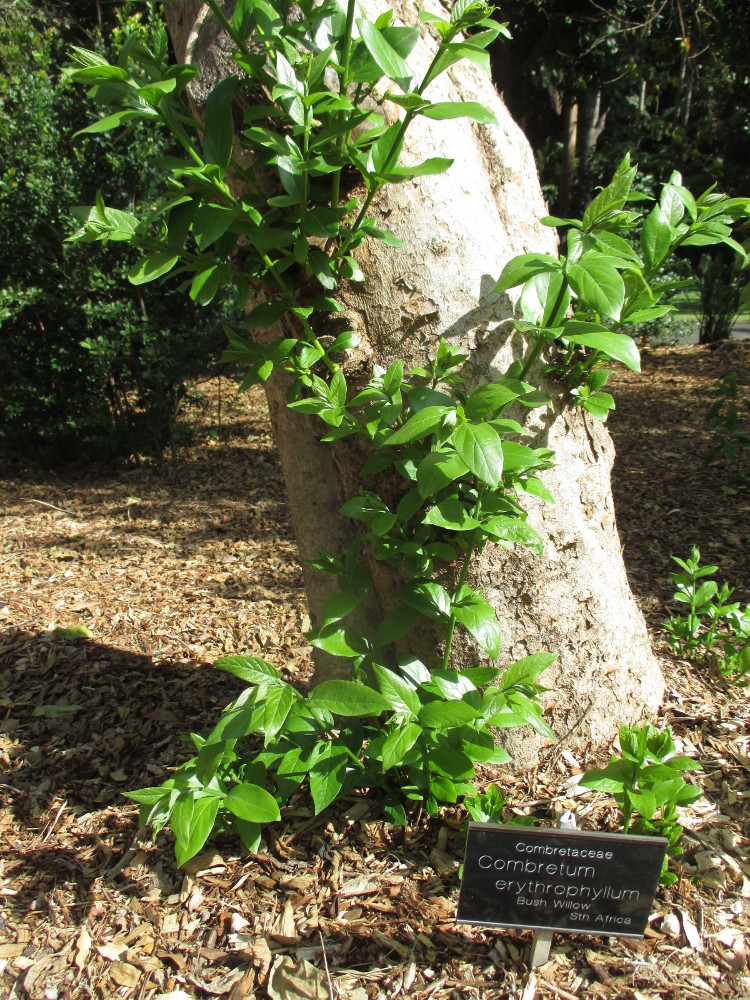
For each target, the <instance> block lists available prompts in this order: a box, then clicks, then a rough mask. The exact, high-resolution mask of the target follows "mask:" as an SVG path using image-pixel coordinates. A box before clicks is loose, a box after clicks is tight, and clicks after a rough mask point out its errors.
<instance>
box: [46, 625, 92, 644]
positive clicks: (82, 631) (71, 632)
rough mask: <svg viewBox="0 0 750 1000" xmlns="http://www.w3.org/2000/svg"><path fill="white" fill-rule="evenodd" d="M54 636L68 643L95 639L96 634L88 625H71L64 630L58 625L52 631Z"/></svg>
mask: <svg viewBox="0 0 750 1000" xmlns="http://www.w3.org/2000/svg"><path fill="white" fill-rule="evenodd" d="M52 635H53V636H54V638H55V639H66V640H68V641H73V640H75V639H93V638H94V633H93V632H92V631H91V629H90V628H88V626H86V625H69V626H68V627H67V628H62V627H60V626H59V625H58V626H57V627H56V628H53V629H52Z"/></svg>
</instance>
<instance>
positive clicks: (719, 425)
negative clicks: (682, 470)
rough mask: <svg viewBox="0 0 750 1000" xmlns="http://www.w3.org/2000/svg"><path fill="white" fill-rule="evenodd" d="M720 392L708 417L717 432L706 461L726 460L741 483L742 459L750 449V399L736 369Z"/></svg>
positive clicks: (719, 387)
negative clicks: (742, 390)
mask: <svg viewBox="0 0 750 1000" xmlns="http://www.w3.org/2000/svg"><path fill="white" fill-rule="evenodd" d="M716 395H717V397H718V398H717V399H716V402H715V403H713V404H712V406H711V408H710V409H709V411H708V415H707V417H706V423H707V424H708V426H709V428H710V429H711V431H712V433H713V444H712V447H711V450H710V451H709V453H708V455H707V456H706V464H707V465H708V464H710V463H711V462H715V461H723V462H724V463H725V465H726V466H727V467H728V468H730V469H731V470H732V472H733V473H734V479H735V482H739V481H740V480H741V479H742V477H743V468H742V461H743V458H744V455H745V452H746V451H747V450H748V449H749V448H750V398H748V396H747V395H746V394H741V392H740V387H739V385H738V383H737V374H736V372H730V373H729V374H728V375H726V376H725V377H724V378H723V379H721V381H720V382H719V385H718V387H717V390H716Z"/></svg>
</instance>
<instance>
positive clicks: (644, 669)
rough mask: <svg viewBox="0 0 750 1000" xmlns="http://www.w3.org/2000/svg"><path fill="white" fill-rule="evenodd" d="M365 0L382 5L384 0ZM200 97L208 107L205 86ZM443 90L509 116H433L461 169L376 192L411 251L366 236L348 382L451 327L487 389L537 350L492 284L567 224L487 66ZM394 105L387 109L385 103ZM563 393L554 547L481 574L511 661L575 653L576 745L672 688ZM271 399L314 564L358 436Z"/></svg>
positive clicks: (558, 704)
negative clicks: (481, 120)
mask: <svg viewBox="0 0 750 1000" xmlns="http://www.w3.org/2000/svg"><path fill="white" fill-rule="evenodd" d="M201 6H202V5H201V4H199V3H195V2H193V0H191V2H189V3H184V4H180V5H172V4H170V5H168V7H167V8H166V9H167V13H168V17H169V20H170V29H171V32H172V38H173V42H174V44H175V49H176V51H177V53H178V56H179V58H185V57H186V58H187V59H188V60H189V61H192V62H196V63H197V64H198V65H199V66H200V67H201V70H202V73H203V82H202V89H203V92H204V93H205V92H206V91H207V90H209V89H210V87H211V86H212V85H213V82H215V75H216V73H217V72H220V64H221V61H222V59H221V55H220V46H219V47H218V48H217V35H216V32H215V30H214V29H213V28H212V27H211V26H210V23H208V22H206V23H205V24H204V27H203V29H202V30H200V26H198V28H196V24H197V22H196V16H197V17H198V18H200V15H201ZM364 6H365V7H366V8H368V9H369V8H370V7H373V8H375V7H376V5H375V4H373V3H371V0H366V2H365V3H364ZM391 6H392V7H394V10H395V14H396V16H397V17H398V18H400V19H401V20H402V21H403V22H405V23H407V24H413V23H416V21H417V13H418V9H419V7H420V6H422V5H418V4H416V3H413V2H404V3H395V4H391ZM437 9H438V8H437V7H436V10H437ZM368 13H371V12H370V11H369V10H368ZM433 44H434V43H433V42H432V40H431V39H429V38H424V39H423V40H422V42H421V43H420V44H419V46H418V47H417V49H416V50H415V52H414V53H413V55H412V57H410V63H411V65H412V66H413V67H414V68H415V70H416V73H417V76H418V77H419V75H420V73H421V72H424V70H425V68H426V67H427V65H428V62H429V60H430V58H431V52H432V51H433ZM217 52H218V53H219V55H218V56H217ZM217 67H219V68H218V69H217ZM196 96H197V98H198V100H200V93H197V94H196ZM427 96H428V97H430V98H431V99H433V100H448V99H450V100H477V101H481V102H482V103H483V104H484V105H485V106H487V107H489V108H490V109H491V110H492V111H493V113H494V114H495V115H496V117H497V119H498V124H497V125H494V126H489V127H487V126H478V125H476V124H475V123H473V122H469V121H468V120H457V121H447V122H439V123H437V122H428V121H426V120H424V119H418V120H417V121H416V122H415V124H414V126H413V127H412V130H411V131H410V133H409V136H408V139H407V146H406V149H405V156H404V158H405V160H407V161H410V162H411V161H415V162H416V161H418V160H421V159H424V158H425V156H428V155H429V156H449V157H452V158H453V159H454V161H455V162H454V165H453V167H452V168H451V170H450V171H449V172H448V173H447V174H444V175H441V176H438V177H428V178H421V179H419V180H418V181H413V182H407V183H405V184H401V185H395V186H392V187H390V188H389V189H387V190H386V191H385V192H384V194H383V196H382V197H381V198H380V199H379V201H378V204H377V214H379V215H380V217H381V218H380V223H381V224H382V225H383V226H385V227H386V228H389V229H391V230H393V231H394V232H395V233H396V234H397V235H398V236H400V237H401V238H402V239H403V241H404V244H405V246H404V249H402V250H392V249H390V248H388V247H387V246H386V245H385V244H383V243H381V242H377V241H371V242H369V243H367V244H366V245H365V246H364V247H363V248H362V249H361V251H359V252H358V258H359V262H360V265H361V267H362V270H363V271H364V272H365V274H366V275H367V283H366V284H365V285H364V286H362V287H356V286H352V287H349V288H340V289H339V290H338V292H337V295H338V297H339V298H340V300H341V301H342V302H344V304H345V306H346V307H347V317H346V318H347V324H348V325H349V327H350V328H353V329H356V330H358V331H359V332H360V334H361V335H362V346H361V348H360V349H359V350H358V351H357V352H356V356H355V357H353V358H352V360H351V361H350V362H349V364H348V365H347V368H346V375H347V379H348V381H349V383H350V385H352V384H353V385H356V384H357V382H358V380H360V381H366V380H367V379H368V378H369V375H370V372H371V368H372V364H373V363H374V362H378V363H380V364H382V365H388V364H389V363H390V362H392V361H393V360H394V359H395V358H397V357H403V358H404V361H405V367H406V368H407V369H408V368H409V367H410V366H412V365H414V364H423V363H424V362H425V360H426V359H427V358H428V357H430V356H433V355H434V353H435V350H436V348H437V344H438V342H439V339H440V337H441V336H442V337H445V338H446V340H448V341H450V342H451V343H454V344H459V345H461V347H462V349H463V350H464V351H465V353H467V354H468V355H469V362H468V369H469V372H470V378H471V382H472V384H473V385H478V384H481V383H482V382H484V381H486V380H487V379H489V378H492V377H494V376H497V375H499V374H500V373H502V372H503V371H504V370H505V369H506V367H507V365H508V364H509V363H510V362H511V361H512V360H513V359H514V358H516V357H523V356H524V355H525V354H526V353H527V352H528V350H529V349H530V346H531V345H529V344H528V343H527V342H526V341H525V339H524V337H522V336H521V335H520V334H519V333H517V332H515V331H514V329H513V326H512V324H511V322H510V319H511V317H512V314H513V303H512V301H511V300H510V299H509V297H508V296H507V295H500V296H498V295H494V296H489V297H488V295H487V293H488V292H489V291H490V289H491V288H492V287H493V284H494V282H495V281H496V279H497V277H498V276H499V274H500V272H501V270H502V268H503V266H504V264H505V263H506V262H507V261H508V260H509V259H510V258H511V257H512V256H514V255H515V254H519V253H524V252H529V251H547V252H554V249H555V239H554V233H553V231H552V230H550V229H547V228H545V227H543V226H541V225H539V223H538V221H537V220H538V219H539V217H541V216H543V215H544V214H545V212H546V208H545V205H544V203H543V201H542V197H541V192H540V189H539V183H538V179H537V175H536V170H535V167H534V160H533V157H532V154H531V150H530V148H529V146H528V144H527V142H526V140H525V138H524V137H523V135H522V134H521V132H520V131H519V130H518V128H517V127H516V126H515V124H514V123H513V121H512V120H511V119H510V116H509V115H508V112H507V111H506V109H505V107H504V105H503V104H502V102H501V101H500V99H499V97H498V95H497V92H496V91H495V89H494V87H493V85H492V84H491V83H490V82H489V81H487V80H486V78H485V77H484V76H483V75H482V74H481V73H480V72H479V71H478V70H477V69H476V68H475V67H474V66H472V65H464V64H461V65H460V66H454V67H452V68H451V70H450V71H449V73H447V74H445V75H444V76H443V77H441V78H440V79H439V80H438V81H436V82H435V83H434V84H433V85H432V86H431V87H430V89H429V91H428V93H427ZM393 109H394V106H393V105H392V104H387V105H385V106H384V110H385V111H386V113H388V112H389V110H390V111H391V112H392V111H393ZM280 332H281V331H279V330H277V331H274V332H273V333H274V335H278V334H279V333H280ZM533 377H534V378H538V377H539V373H538V372H535V373H533ZM547 388H548V389H549V390H550V391H551V393H552V395H553V397H554V398H556V400H557V401H556V402H555V404H554V406H553V408H552V409H551V410H547V411H532V415H531V416H530V417H527V418H526V426H527V428H528V429H529V431H530V432H531V435H532V437H531V438H529V439H527V443H529V444H533V446H535V447H550V448H553V449H555V451H556V453H557V467H556V469H555V470H553V471H552V472H550V473H546V474H545V477H544V478H545V482H546V484H547V486H548V488H549V489H550V490H551V492H552V494H553V495H554V497H555V499H556V504H555V506H554V507H550V506H547V505H544V504H542V503H541V502H539V503H536V502H534V501H533V499H532V498H528V500H527V501H526V503H527V508H528V509H529V521H530V522H531V523H532V524H533V525H534V526H535V527H536V528H537V530H538V531H539V532H540V533H541V534H542V537H543V538H544V542H545V551H544V557H543V559H542V560H541V562H540V561H539V560H538V559H537V558H536V557H535V556H533V555H532V554H531V553H529V552H527V551H526V550H522V549H516V550H515V551H513V552H508V551H506V550H503V549H501V548H498V547H495V546H488V547H487V549H486V550H485V552H484V554H483V556H482V559H481V561H480V564H479V566H478V569H477V572H476V575H475V580H474V581H473V582H474V583H475V584H481V585H482V586H483V587H484V588H485V591H486V594H487V597H488V599H489V600H490V601H491V602H492V603H493V604H494V606H495V608H496V610H497V614H498V618H499V620H500V623H501V626H502V629H503V636H504V652H503V654H502V657H501V662H506V663H510V662H511V661H512V660H513V659H516V658H518V657H520V656H524V655H526V654H527V653H531V652H536V651H539V650H543V649H544V650H550V651H555V652H559V654H560V658H559V661H558V663H557V664H556V665H555V666H554V667H553V668H551V669H550V670H549V671H548V672H547V674H545V676H544V678H543V680H544V682H545V684H546V685H547V686H548V687H550V688H551V689H552V690H551V692H550V694H549V695H548V696H547V697H548V706H549V711H550V720H549V721H550V723H551V724H552V726H553V728H554V729H555V731H556V732H557V733H558V734H559V736H560V737H563V736H565V737H566V740H567V744H568V745H573V746H580V745H581V744H584V743H590V742H593V743H594V744H601V743H602V742H603V741H605V740H607V739H609V738H611V737H612V735H613V733H614V732H615V731H616V728H617V726H618V725H619V722H620V721H621V720H622V721H633V720H635V719H640V718H641V717H642V716H643V715H644V713H649V714H650V713H653V712H654V711H655V710H656V708H657V706H658V704H659V701H660V699H661V695H662V689H663V681H662V678H661V674H660V672H659V669H658V666H657V664H656V661H655V659H654V657H653V654H652V652H651V647H650V642H649V638H648V634H647V631H646V627H645V623H644V621H643V618H642V616H641V614H640V612H639V611H638V609H637V607H636V605H635V603H634V600H633V597H632V595H631V593H630V590H629V587H628V583H627V578H626V574H625V567H624V564H623V561H622V557H621V553H620V543H619V539H618V536H617V529H616V526H615V517H614V510H613V505H612V495H611V491H610V471H611V467H612V462H613V460H614V449H613V446H612V443H611V440H610V438H609V435H608V433H607V431H606V429H605V428H603V427H602V426H601V425H600V424H598V423H597V422H596V421H593V420H590V419H589V418H588V417H587V416H585V415H584V414H583V411H580V410H576V411H573V410H571V409H568V408H567V407H566V406H565V405H564V402H563V400H562V398H561V394H560V390H559V387H557V386H554V385H549V386H547ZM267 395H268V402H269V408H270V412H271V417H272V420H273V424H274V428H275V431H276V440H277V445H278V448H279V454H280V457H281V462H282V466H283V469H284V475H285V478H286V484H287V491H288V495H289V504H290V510H291V515H292V520H293V523H294V528H295V531H296V534H297V539H298V543H299V548H300V555H301V557H302V559H309V558H311V557H312V556H314V555H315V554H317V552H318V550H319V548H320V547H321V546H323V547H326V548H329V549H331V550H333V551H335V552H341V551H343V550H344V549H345V547H346V546H347V544H348V543H349V540H350V539H351V537H352V531H353V529H352V524H351V522H350V521H348V520H347V519H345V518H342V517H340V516H339V515H338V513H337V512H338V508H339V507H340V505H341V503H342V502H343V500H344V499H345V498H346V497H348V496H351V495H352V493H356V492H357V491H358V488H359V482H360V480H359V478H358V470H359V467H360V465H361V459H362V456H361V455H359V454H354V453H353V446H352V444H351V441H350V439H347V440H345V441H343V442H339V443H338V444H337V445H336V446H332V445H330V444H321V443H320V441H319V436H320V434H321V433H322V431H321V430H320V428H319V426H318V425H316V423H315V422H314V421H313V420H312V418H307V417H303V416H301V415H300V414H295V413H292V412H290V411H289V410H287V409H286V407H285V406H284V400H283V396H284V386H283V384H281V380H275V379H272V380H271V381H270V384H269V385H268V388H267ZM370 568H371V570H372V574H373V585H374V586H373V590H374V593H373V605H374V606H378V605H379V606H380V608H381V609H387V608H388V607H389V606H390V603H391V600H392V594H393V592H394V590H395V589H396V586H395V582H394V580H393V577H392V575H391V574H390V572H388V570H387V567H384V566H382V565H378V564H375V565H373V566H371V567H370ZM306 583H307V585H308V600H309V604H310V615H311V618H312V620H313V622H315V619H316V615H317V613H318V612H319V610H320V607H321V603H322V600H323V599H324V598H325V596H326V592H327V584H328V578H327V577H325V576H323V575H322V574H317V573H315V572H312V573H308V574H307V577H306ZM415 645H416V648H415V652H417V653H421V654H422V656H423V657H424V658H425V659H426V661H427V662H429V663H432V664H435V663H436V662H437V659H436V644H435V637H434V636H433V635H427V634H425V635H423V636H422V637H417V638H416V640H415ZM454 650H455V652H454V663H455V665H456V666H465V665H469V664H470V663H471V662H475V660H476V653H475V652H474V651H473V647H469V645H468V644H466V645H464V646H462V644H461V643H460V642H458V643H456V644H455V646H454ZM347 667H348V661H341V666H338V665H337V664H336V663H334V664H331V663H330V662H329V663H322V662H321V663H320V664H318V676H319V677H322V676H330V674H331V673H332V672H335V671H336V670H341V669H342V668H343V670H346V669H347ZM514 742H515V746H512V747H511V752H512V753H514V756H515V758H516V760H517V761H518V763H520V764H528V763H530V762H531V761H532V760H533V759H534V758H535V756H536V754H537V753H538V750H539V745H540V741H539V740H538V739H534V738H531V737H530V736H528V735H526V734H524V736H523V738H522V739H520V740H515V741H514Z"/></svg>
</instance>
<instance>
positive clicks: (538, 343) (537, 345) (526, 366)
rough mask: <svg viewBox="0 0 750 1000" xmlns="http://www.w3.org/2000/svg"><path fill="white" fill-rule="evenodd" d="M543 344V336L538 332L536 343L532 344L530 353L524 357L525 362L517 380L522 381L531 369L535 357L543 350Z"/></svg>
mask: <svg viewBox="0 0 750 1000" xmlns="http://www.w3.org/2000/svg"><path fill="white" fill-rule="evenodd" d="M544 344H545V338H544V337H543V336H542V335H541V334H539V335H538V336H537V338H536V343H535V344H534V346H533V348H532V349H531V354H530V355H529V356H528V358H527V359H526V362H525V364H524V366H523V368H522V369H521V374H520V375H519V376H518V378H519V381H521V382H523V380H524V379H525V378H526V376H527V375H528V374H529V370H530V369H531V366H532V365H533V364H534V362H535V361H536V359H537V358H538V357H539V355H540V354H541V353H542V351H543V350H544Z"/></svg>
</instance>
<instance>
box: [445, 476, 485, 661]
mask: <svg viewBox="0 0 750 1000" xmlns="http://www.w3.org/2000/svg"><path fill="white" fill-rule="evenodd" d="M483 495H484V487H483V486H480V487H479V490H478V493H477V499H476V503H475V504H474V510H473V511H472V517H474V518H476V517H478V516H479V511H480V510H481V507H482V497H483ZM477 530H478V529H477V528H475V529H474V530H473V531H472V533H471V539H470V541H469V547H468V549H467V550H466V555H465V556H464V562H463V566H462V567H461V572H460V574H459V576H458V583H457V584H456V590H455V592H454V594H453V597H454V598H455V596H456V594H457V593H458V592H459V590H460V589H461V587H463V585H464V584H465V583H466V577H467V576H468V575H469V567H470V565H471V560H472V558H473V557H474V552H475V550H476V547H477ZM455 630H456V616H455V615H454V614H453V613H452V612H451V618H450V622H449V623H448V635H447V636H446V639H445V653H444V654H443V670H447V669H448V664H449V662H450V658H451V646H452V645H453V633H454V632H455Z"/></svg>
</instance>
